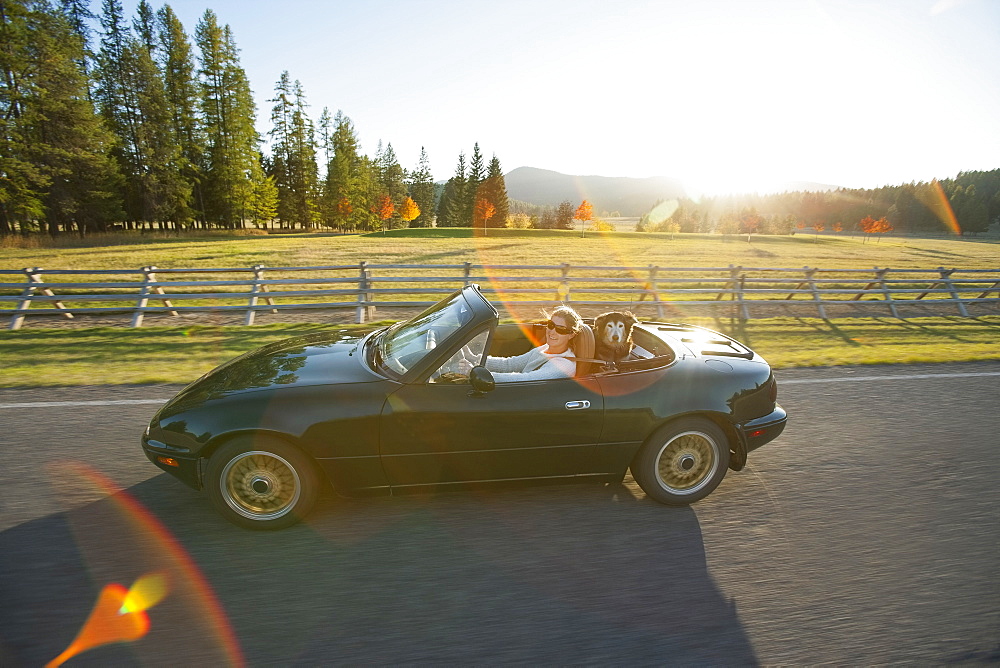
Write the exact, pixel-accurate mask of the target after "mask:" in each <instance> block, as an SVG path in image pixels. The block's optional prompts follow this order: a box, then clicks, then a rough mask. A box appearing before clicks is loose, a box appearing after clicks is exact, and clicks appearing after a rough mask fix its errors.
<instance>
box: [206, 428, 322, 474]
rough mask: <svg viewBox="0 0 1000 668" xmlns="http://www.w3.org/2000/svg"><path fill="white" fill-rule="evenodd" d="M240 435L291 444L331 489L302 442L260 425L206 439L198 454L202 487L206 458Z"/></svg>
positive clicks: (289, 435) (318, 465)
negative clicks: (272, 439) (261, 437)
mask: <svg viewBox="0 0 1000 668" xmlns="http://www.w3.org/2000/svg"><path fill="white" fill-rule="evenodd" d="M241 436H251V437H253V436H266V437H268V438H274V439H276V440H279V441H283V442H284V443H286V444H287V445H290V446H292V447H293V448H295V449H296V450H298V451H299V452H301V453H302V455H303V456H305V457H306V459H308V460H309V462H310V463H311V465H312V467H313V469H314V471H315V472H316V475H317V476H318V479H319V480H320V483H321V484H322V485H325V486H329V488H330V489H333V483H332V482H331V481H330V478H329V476H327V475H326V471H324V470H323V467H322V466H320V464H319V462H318V461H316V458H315V457H314V456H313V455H312V454H310V453H309V451H308V450H306V449H305V448H304V447H303V446H302V442H301V441H300V440H299V439H297V438H296V437H294V436H292V435H291V434H288V433H286V432H283V431H277V430H274V429H262V428H260V427H256V428H246V429H234V430H233V431H227V432H225V433H222V434H216V435H215V436H213V437H212V438H211V439H210V440H209V441H208V443H206V444H205V447H203V448H202V449H201V452H200V453H199V455H198V456H199V465H198V482H199V484H200V485H201V486H202V487H204V486H205V480H204V477H205V468H206V466H207V462H208V460H209V459H211V458H212V455H214V454H215V453H216V451H218V449H219V448H221V447H222V446H224V445H226V444H227V443H229V442H231V441H233V440H235V439H237V438H239V437H241Z"/></svg>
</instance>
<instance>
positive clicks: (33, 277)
mask: <svg viewBox="0 0 1000 668" xmlns="http://www.w3.org/2000/svg"><path fill="white" fill-rule="evenodd" d="M23 271H24V275H25V277H27V279H28V284H27V286H25V288H24V290H23V291H22V292H21V301H19V302H18V303H17V308H15V309H14V315H13V316H12V317H11V319H10V327H9V328H10V329H21V325H23V324H24V314H25V311H28V310H29V309H31V298H32V297H33V296H34V294H35V290H37V289H38V285H37V284H39V283H44V282H45V281H43V280H42V272H43V271H45V270H44V269H42V268H41V267H33V268H31V269H24V270H23ZM42 294H43V295H45V296H47V297H55V296H56V295H55V293H54V292H52V290H50V289H48V288H42ZM53 303H54V304H55V305H56V308H60V309H63V310H66V306H65V305H64V304H63V303H62V302H61V301H56V302H53ZM63 315H64V316H66V317H67V318H69V319H70V320H72V319H73V314H72V313H70V312H69V311H68V310H66V313H63Z"/></svg>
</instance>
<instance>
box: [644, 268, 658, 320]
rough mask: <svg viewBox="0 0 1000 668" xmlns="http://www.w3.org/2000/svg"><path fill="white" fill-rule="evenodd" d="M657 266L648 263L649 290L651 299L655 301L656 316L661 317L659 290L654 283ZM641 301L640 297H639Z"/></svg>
mask: <svg viewBox="0 0 1000 668" xmlns="http://www.w3.org/2000/svg"><path fill="white" fill-rule="evenodd" d="M659 269H660V268H659V267H658V266H654V265H649V291H650V293H651V294H652V296H653V301H655V302H656V317H657V318H661V319H662V318H663V302H661V301H660V290H659V286H658V285H657V284H656V272H657V271H659ZM640 301H642V298H640Z"/></svg>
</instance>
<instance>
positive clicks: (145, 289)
mask: <svg viewBox="0 0 1000 668" xmlns="http://www.w3.org/2000/svg"><path fill="white" fill-rule="evenodd" d="M155 271H156V267H153V266H150V267H143V268H142V274H143V281H142V290H140V291H139V301H137V302H136V304H135V311H134V312H133V313H132V326H133V327H142V319H143V318H144V317H145V315H146V314H145V312H144V311H143V309H145V308H146V305H147V304H149V295H150V293H151V292H155V293H156V294H159V295H165V294H167V293H166V292H164V291H163V288H161V287H160V286H159V285H157V286H156V287H155V288H153V289H152V290H150V285H151V284H152V283H155V282H156V274H155V273H153V272H155ZM161 301H162V302H163V305H164V306H166V307H168V308H171V307H173V304H171V303H170V300H169V299H163V300H161ZM170 315H173V316H176V315H178V313H177V311H170Z"/></svg>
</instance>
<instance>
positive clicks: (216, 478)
mask: <svg viewBox="0 0 1000 668" xmlns="http://www.w3.org/2000/svg"><path fill="white" fill-rule="evenodd" d="M205 484H206V486H207V487H208V495H209V498H210V499H211V500H212V503H213V504H214V505H215V507H216V509H217V510H218V511H219V512H220V513H222V515H223V517H225V518H226V519H227V520H229V521H230V522H232V523H233V524H236V525H238V526H241V527H244V528H247V529H283V528H285V527H288V526H291V525H293V524H295V523H296V522H298V521H299V520H301V519H302V518H303V517H305V516H306V514H307V513H308V512H309V510H310V509H312V507H313V504H314V503H315V502H316V496H317V493H318V490H319V480H318V476H317V474H316V468H315V466H314V465H313V462H312V460H310V459H309V458H308V457H307V456H306V455H305V454H304V453H303V452H302V451H301V450H299V449H298V448H296V447H295V446H293V445H291V444H289V443H286V442H285V441H282V440H279V439H277V438H273V437H270V436H263V435H252V436H239V437H237V438H235V439H233V440H232V441H230V442H228V443H226V444H225V445H223V446H222V447H221V448H219V449H218V450H217V451H216V452H215V454H214V455H212V457H211V459H209V461H208V469H207V471H206V483H205Z"/></svg>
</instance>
